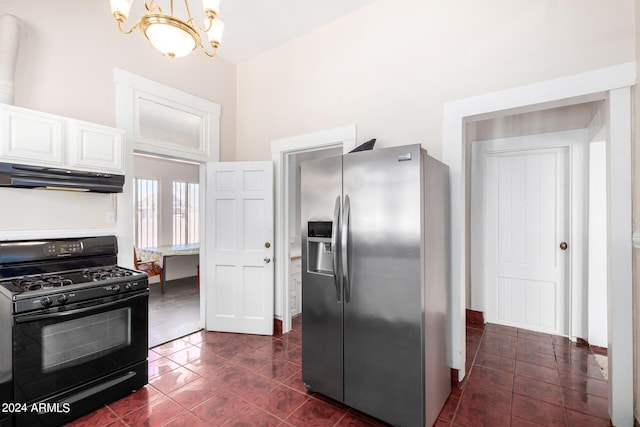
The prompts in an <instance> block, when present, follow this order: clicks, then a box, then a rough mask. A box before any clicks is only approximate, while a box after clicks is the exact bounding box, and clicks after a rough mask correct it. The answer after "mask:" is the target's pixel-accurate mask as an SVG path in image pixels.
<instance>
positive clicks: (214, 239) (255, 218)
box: [205, 162, 274, 335]
mask: <svg viewBox="0 0 640 427" xmlns="http://www.w3.org/2000/svg"><path fill="white" fill-rule="evenodd" d="M206 175H207V190H206V192H207V194H206V199H207V205H206V212H207V218H206V235H205V239H206V255H205V259H206V266H205V269H206V276H205V277H206V286H207V288H206V328H207V329H208V330H212V331H222V332H239V333H249V334H261V335H271V334H273V294H274V287H273V285H274V283H273V277H274V276H273V265H274V263H273V262H272V257H273V164H272V163H271V162H231V163H208V164H207V174H206Z"/></svg>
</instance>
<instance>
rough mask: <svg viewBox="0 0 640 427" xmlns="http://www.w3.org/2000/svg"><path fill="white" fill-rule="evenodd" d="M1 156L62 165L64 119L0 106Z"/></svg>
mask: <svg viewBox="0 0 640 427" xmlns="http://www.w3.org/2000/svg"><path fill="white" fill-rule="evenodd" d="M0 126H1V132H0V136H1V138H2V139H1V140H0V159H1V160H3V161H7V160H9V161H12V162H16V163H28V164H38V165H51V166H53V165H55V166H61V165H62V164H63V161H64V157H63V154H64V153H63V136H64V119H63V118H61V117H56V116H52V115H50V114H44V113H35V112H32V111H29V110H24V109H18V108H15V107H9V106H2V119H1V122H0Z"/></svg>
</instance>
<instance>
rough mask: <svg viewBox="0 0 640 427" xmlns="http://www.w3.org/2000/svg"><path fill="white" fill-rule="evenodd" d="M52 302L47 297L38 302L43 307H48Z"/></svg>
mask: <svg viewBox="0 0 640 427" xmlns="http://www.w3.org/2000/svg"><path fill="white" fill-rule="evenodd" d="M52 302H53V301H51V298H49V297H42V299H41V300H40V304H42V306H43V307H49V306H50V305H51V303H52Z"/></svg>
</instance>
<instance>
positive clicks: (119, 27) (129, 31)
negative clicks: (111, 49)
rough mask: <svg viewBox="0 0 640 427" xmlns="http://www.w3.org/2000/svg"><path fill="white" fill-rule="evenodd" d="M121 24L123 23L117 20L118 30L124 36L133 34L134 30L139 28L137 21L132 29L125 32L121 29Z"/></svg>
mask: <svg viewBox="0 0 640 427" xmlns="http://www.w3.org/2000/svg"><path fill="white" fill-rule="evenodd" d="M123 22H124V21H121V20H118V29H119V30H120V32H121V33H122V34H125V35H127V34H131V33H133V32H134V31H135V30H137V29H138V28H139V27H140V21H138V22H136V23H135V25H134V26H133V27H131V28H129V29H128V30H125V29H124V28H122V24H123Z"/></svg>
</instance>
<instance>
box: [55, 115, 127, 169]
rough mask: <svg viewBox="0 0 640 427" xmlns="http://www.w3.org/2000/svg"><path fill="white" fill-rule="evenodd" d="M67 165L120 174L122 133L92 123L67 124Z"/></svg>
mask: <svg viewBox="0 0 640 427" xmlns="http://www.w3.org/2000/svg"><path fill="white" fill-rule="evenodd" d="M68 131H69V142H70V144H69V147H68V148H69V149H68V150H67V164H68V165H69V166H70V167H73V168H77V169H87V170H96V169H97V170H100V171H102V170H104V171H113V172H121V171H122V170H123V169H124V168H123V163H122V161H123V143H124V132H123V131H120V130H118V129H113V128H110V127H106V126H101V125H96V124H93V123H86V122H78V121H70V122H69V123H68Z"/></svg>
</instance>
